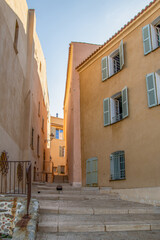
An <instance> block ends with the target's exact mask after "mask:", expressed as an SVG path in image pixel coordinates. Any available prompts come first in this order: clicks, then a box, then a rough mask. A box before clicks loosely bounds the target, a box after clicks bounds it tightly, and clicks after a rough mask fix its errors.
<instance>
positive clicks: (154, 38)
mask: <svg viewBox="0 0 160 240" xmlns="http://www.w3.org/2000/svg"><path fill="white" fill-rule="evenodd" d="M150 26H151V39H152V49H153V50H154V49H156V48H158V35H157V30H156V28H155V27H154V26H153V25H152V24H151V25H150Z"/></svg>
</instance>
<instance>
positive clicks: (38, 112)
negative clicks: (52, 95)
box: [38, 102, 41, 117]
mask: <svg viewBox="0 0 160 240" xmlns="http://www.w3.org/2000/svg"><path fill="white" fill-rule="evenodd" d="M40 107H41V106H40V102H39V103H38V116H39V117H40Z"/></svg>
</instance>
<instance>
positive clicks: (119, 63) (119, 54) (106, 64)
mask: <svg viewBox="0 0 160 240" xmlns="http://www.w3.org/2000/svg"><path fill="white" fill-rule="evenodd" d="M101 64H102V81H104V80H106V79H107V78H109V77H111V76H112V75H114V74H115V73H117V72H119V71H120V70H121V69H122V67H123V65H124V51H123V41H121V43H120V45H119V48H118V49H116V50H115V51H114V52H112V53H111V54H110V55H109V56H106V57H104V58H102V63H101Z"/></svg>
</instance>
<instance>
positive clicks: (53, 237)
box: [37, 231, 160, 240]
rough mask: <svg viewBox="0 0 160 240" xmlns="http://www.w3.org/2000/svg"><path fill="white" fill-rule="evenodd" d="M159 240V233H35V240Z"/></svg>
mask: <svg viewBox="0 0 160 240" xmlns="http://www.w3.org/2000/svg"><path fill="white" fill-rule="evenodd" d="M45 239H47V240H124V239H125V240H160V231H127V232H124V231H122V232H94V233H92V232H91V233H90V232H84V233H77V232H76V233H42V232H39V233H37V240H45Z"/></svg>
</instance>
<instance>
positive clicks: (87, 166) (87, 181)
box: [86, 159, 91, 185]
mask: <svg viewBox="0 0 160 240" xmlns="http://www.w3.org/2000/svg"><path fill="white" fill-rule="evenodd" d="M90 184H91V166H90V160H89V159H88V160H87V161H86V185H90Z"/></svg>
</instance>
